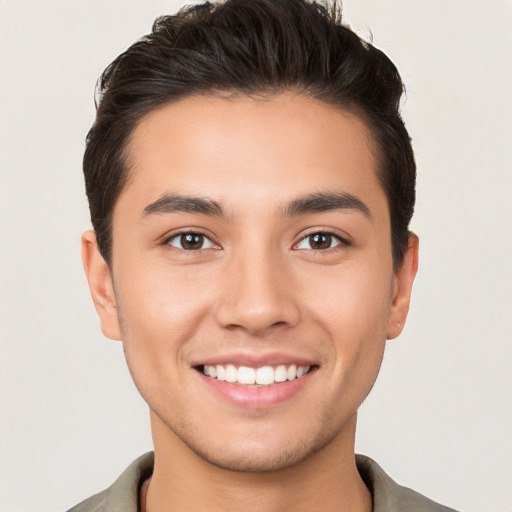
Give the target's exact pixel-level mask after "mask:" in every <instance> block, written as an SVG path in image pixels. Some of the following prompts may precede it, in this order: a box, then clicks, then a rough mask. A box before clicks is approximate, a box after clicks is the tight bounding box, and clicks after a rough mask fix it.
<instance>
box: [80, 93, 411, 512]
mask: <svg viewBox="0 0 512 512" xmlns="http://www.w3.org/2000/svg"><path fill="white" fill-rule="evenodd" d="M374 154H375V153H374V147H373V141H372V136H371V134H370V132H369V131H368V129H367V127H366V126H365V125H364V123H363V122H362V121H361V120H360V119H358V118H357V117H355V116H353V115H351V114H348V113H347V112H344V111H342V110H339V109H334V108H332V107H330V106H328V105H326V104H324V103H322V102H319V101H317V100H313V99H310V98H306V97H303V96H301V95H298V94H292V93H285V94H281V95H278V96H274V97H272V98H270V99H265V100H263V99H250V98H241V97H238V98H233V99H218V98H213V97H198V98H189V99H185V100H181V101H179V102H176V103H173V104H170V105H166V106H165V107H163V108H161V109H159V110H157V111H155V112H153V113H151V114H149V115H148V116H146V117H145V118H144V119H143V120H142V122H141V123H140V124H139V126H138V127H137V129H136V130H135V132H134V134H133V137H132V139H131V141H130V144H129V155H130V159H129V161H130V179H129V180H128V183H127V185H126V186H125V188H124V190H123V191H122V193H121V195H120V197H119V199H118V201H117V203H116V205H115V209H114V215H113V252H112V254H113V257H112V264H111V269H109V267H108V266H107V264H106V263H105V262H104V260H103V259H102V257H101V255H100V254H99V251H98V248H97V244H96V240H95V236H94V233H93V232H90V231H89V232H86V233H85V234H84V235H83V239H82V244H83V251H82V252H83V260H84V266H85V270H86V273H87V276H88V280H89V285H90V289H91V293H92V297H93V300H94V303H95V305H96V308H97V311H98V314H99V317H100V320H101V327H102V330H103V333H104V334H105V335H106V336H107V337H109V338H112V339H118V340H122V341H123V344H124V349H125V353H126V358H127V361H128V365H129V368H130V371H131V373H132V376H133V378H134V381H135V383H136V385H137V387H138V389H139V391H140V393H141V394H142V396H143V397H144V399H145V400H146V401H147V403H148V405H149V407H150V411H151V412H150V414H151V424H152V433H153V441H154V446H155V470H154V474H153V477H152V480H151V483H150V485H149V488H148V492H147V510H149V511H153V512H158V511H160V510H187V511H195V510H198V511H199V510H205V509H206V508H208V510H241V509H243V510H249V511H251V510H255V511H256V510H258V511H261V510H266V511H274V510H276V511H277V510H282V509H283V507H288V508H289V509H292V510H295V511H302V510H309V511H311V510H322V511H330V510H337V511H340V510H347V511H348V510H351V511H369V510H371V496H370V493H369V491H368V490H367V488H366V487H365V485H364V483H363V482H362V480H361V478H360V477H359V474H358V472H357V469H356V466H355V461H354V438H355V428H356V414H357V409H358V407H359V405H360V404H361V402H362V401H363V400H364V398H365V397H366V395H367V394H368V393H369V391H370V389H371V387H372V386H373V384H374V382H375V379H376V377H377V374H378V371H379V367H380V364H381V361H382V356H383V351H384V347H385V343H386V339H391V338H394V337H396V336H398V335H399V334H400V332H401V330H402V328H403V326H404V323H405V320H406V316H407V312H408V308H409V301H410V294H411V287H412V283H413V279H414V276H415V273H416V269H417V251H418V240H417V238H416V236H415V235H411V237H410V242H409V249H408V250H407V252H406V254H405V258H404V263H403V265H402V266H401V267H400V269H399V270H398V271H394V270H393V261H392V256H391V254H392V253H391V233H390V219H389V209H388V204H387V199H386V196H385V194H384V192H383V190H382V187H381V185H380V183H379V180H378V178H377V172H378V171H377V169H376V165H375V158H374ZM312 193H344V194H350V195H351V196H352V197H355V198H357V199H358V200H360V201H361V202H362V203H363V204H364V205H365V206H366V207H367V209H368V212H364V211H362V210H361V209H358V208H341V209H330V210H326V211H319V212H311V211H306V212H302V213H299V214H295V215H286V214H285V211H286V207H287V205H289V204H290V203H292V202H293V201H296V200H297V199H299V198H302V197H304V196H305V195H308V194H312ZM166 194H167V195H180V196H192V197H201V198H207V199H209V200H211V201H215V203H216V204H218V205H219V206H221V207H222V209H223V215H222V216H219V215H211V214H204V213H197V212H183V211H169V212H164V213H162V212H156V213H149V214H148V213H147V212H146V213H145V209H147V208H148V206H149V205H151V204H154V203H155V202H156V201H158V200H159V199H161V198H162V197H163V196H164V195H166ZM182 230H186V231H193V232H195V233H201V234H204V235H206V236H207V237H208V238H207V239H205V240H206V241H205V244H204V245H203V248H202V249H199V250H194V251H190V250H186V249H184V248H182V247H183V246H180V241H181V238H179V237H176V236H175V235H176V233H180V232H181V231H182ZM314 233H332V237H333V238H331V241H332V243H331V245H329V244H327V245H328V248H322V249H317V250H313V249H312V248H311V242H312V239H311V237H310V238H307V237H308V236H310V235H312V234H314ZM172 236H174V238H170V237H172ZM338 237H339V238H338ZM209 240H211V243H210V241H209ZM341 240H344V242H340V241H341ZM276 352H279V354H281V355H283V354H284V355H285V357H289V358H290V360H291V359H293V358H294V357H295V358H303V359H305V360H308V361H312V362H313V363H314V365H315V370H314V372H312V373H311V374H310V375H308V376H307V378H308V380H307V381H306V380H305V381H304V382H305V384H304V385H303V386H302V387H301V388H300V389H299V390H298V391H297V392H296V393H294V394H293V395H292V396H291V397H289V398H287V399H286V400H284V401H282V402H280V403H277V404H275V405H273V406H270V407H243V406H237V405H234V404H233V403H231V402H229V401H226V400H225V399H224V398H223V397H222V396H218V395H217V394H216V393H214V392H212V390H211V388H210V387H209V386H208V385H206V384H205V382H206V379H207V377H204V376H203V375H202V374H201V373H200V372H199V371H198V370H197V368H196V366H195V365H197V364H198V363H200V362H201V361H205V360H208V359H209V358H210V359H211V358H215V357H220V356H224V355H226V354H228V355H229V354H234V353H236V354H240V353H242V354H244V355H248V356H250V357H263V358H265V357H266V356H269V357H270V355H272V354H274V353H276ZM319 497H321V500H320V499H319ZM242 507H243V508H242Z"/></svg>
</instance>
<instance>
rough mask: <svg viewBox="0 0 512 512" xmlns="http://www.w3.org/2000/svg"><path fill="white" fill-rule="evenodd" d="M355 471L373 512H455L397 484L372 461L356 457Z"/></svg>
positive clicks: (360, 456)
mask: <svg viewBox="0 0 512 512" xmlns="http://www.w3.org/2000/svg"><path fill="white" fill-rule="evenodd" d="M356 462H357V469H358V471H359V474H360V475H361V478H362V479H363V480H364V482H365V484H366V485H367V486H368V488H369V489H370V491H371V493H372V496H373V512H410V511H411V510H414V511H415V512H456V511H455V510H454V509H452V508H448V507H445V506H444V505H440V504H439V503H436V502H434V501H432V500H430V499H429V498H426V497H425V496H423V495H422V494H419V493H418V492H416V491H413V490H412V489H409V488H408V487H403V486H401V485H399V484H397V483H396V482H395V481H394V480H393V479H392V478H391V477H390V476H388V475H387V474H386V473H385V471H384V470H383V469H382V468H381V467H380V466H379V465H378V464H377V463H376V462H375V461H374V460H372V459H370V458H369V457H365V456H364V455H357V456H356Z"/></svg>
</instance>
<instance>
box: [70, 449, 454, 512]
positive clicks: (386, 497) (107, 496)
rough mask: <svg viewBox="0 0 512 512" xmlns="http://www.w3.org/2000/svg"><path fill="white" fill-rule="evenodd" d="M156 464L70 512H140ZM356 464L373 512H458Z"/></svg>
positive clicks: (131, 470)
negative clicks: (144, 487) (144, 485)
mask: <svg viewBox="0 0 512 512" xmlns="http://www.w3.org/2000/svg"><path fill="white" fill-rule="evenodd" d="M153 461H154V457H153V452H149V453H146V454H145V455H142V457H139V458H138V459H137V460H135V461H134V462H132V464H130V466H129V467H128V468H127V469H126V471H125V472H124V473H123V474H122V475H121V476H120V477H119V478H118V479H117V480H116V481H115V482H114V484H113V485H112V486H111V487H109V488H108V489H105V490H104V491H102V492H100V493H99V494H96V495H94V496H91V497H90V498H88V499H86V500H85V501H83V502H82V503H80V504H78V505H76V506H75V507H73V508H72V509H70V510H68V512H138V510H139V508H138V507H139V492H140V488H141V486H142V483H143V482H144V481H145V480H146V479H147V478H149V476H150V475H151V473H152V472H153ZM356 463H357V469H358V471H359V474H360V475H361V477H362V479H363V480H364V482H365V484H366V485H367V487H368V488H369V489H370V491H371V493H372V497H373V512H455V511H454V510H453V509H451V508H448V507H444V506H443V505H439V504H438V503H434V502H433V501H431V500H429V499H428V498H425V496H422V495H421V494H418V493H417V492H415V491H413V490H411V489H408V488H407V487H402V486H401V485H398V484H397V483H396V482H395V481H394V480H392V479H391V478H390V477H389V476H388V475H387V474H386V473H385V472H384V470H383V469H382V468H381V467H380V466H379V465H378V464H377V463H376V462H375V461H374V460H372V459H370V458H369V457H365V456H364V455H356Z"/></svg>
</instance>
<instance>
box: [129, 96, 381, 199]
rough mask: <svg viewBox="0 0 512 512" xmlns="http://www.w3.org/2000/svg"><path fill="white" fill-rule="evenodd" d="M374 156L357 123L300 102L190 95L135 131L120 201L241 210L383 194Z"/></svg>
mask: <svg viewBox="0 0 512 512" xmlns="http://www.w3.org/2000/svg"><path fill="white" fill-rule="evenodd" d="M373 148H374V142H373V138H372V136H371V133H370V131H369V130H368V128H367V126H366V125H365V124H364V122H363V121H362V120H361V119H360V118H358V117H357V116H355V115H353V114H351V113H349V112H347V111H344V110H341V109H339V108H335V107H332V106H330V105H327V104H326V103H324V102H321V101H318V100H315V99H311V98H307V97H305V96H302V95H300V94H293V93H284V94H280V95H277V96H273V97H271V98H266V99H259V98H258V99H254V98H248V97H233V98H230V99H220V98H217V97H210V96H207V97H204V96H201V97H191V98H187V99H184V100H181V101H178V102H175V103H171V104H168V105H165V106H164V107H162V108H160V109H158V110H156V111H154V112H151V113H150V114H148V115H147V116H146V117H145V118H143V119H142V121H141V122H140V123H139V124H138V126H137V127H136V129H135V130H134V132H133V134H132V137H131V139H130V142H129V145H128V155H129V158H128V161H129V163H130V164H129V168H128V175H129V179H128V183H127V185H126V187H125V190H124V191H123V192H122V193H121V197H120V200H122V199H123V196H131V199H133V200H136V199H137V200H142V198H144V201H146V202H147V204H149V202H151V201H154V200H155V199H157V198H158V196H160V195H162V194H163V193H169V192H172V193H177V194H195V195H204V196H208V197H214V198H215V199H217V200H219V201H221V202H224V203H226V204H228V205H229V204H232V205H233V206H236V204H237V203H238V204H239V205H242V204H247V202H248V201H262V202H265V203H266V204H268V203H269V202H271V201H272V200H274V201H276V202H283V201H286V200H288V199H289V200H293V199H294V197H296V196H298V195H304V194H306V193H311V192H323V191H325V190H326V189H341V190H342V191H344V192H348V193H352V194H354V195H361V194H370V195H371V194H375V193H377V194H380V195H381V196H382V195H383V191H382V189H381V186H380V182H379V180H378V178H377V175H376V165H375V161H376V160H375V158H374V151H373Z"/></svg>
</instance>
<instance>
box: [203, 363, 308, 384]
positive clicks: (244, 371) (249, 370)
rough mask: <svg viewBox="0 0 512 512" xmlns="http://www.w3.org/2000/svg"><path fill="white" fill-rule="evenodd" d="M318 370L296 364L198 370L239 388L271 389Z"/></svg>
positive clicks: (215, 366) (223, 366)
mask: <svg viewBox="0 0 512 512" xmlns="http://www.w3.org/2000/svg"><path fill="white" fill-rule="evenodd" d="M316 368H317V366H316V365H308V366H300V365H296V364H290V365H284V364H281V365H278V366H270V365H266V366H260V367H256V368H253V367H249V366H236V365H235V364H216V365H207V364H204V365H199V366H197V367H196V369H197V370H198V371H199V372H201V373H203V375H205V376H207V377H209V378H210V379H213V380H216V381H224V382H228V383H232V384H235V385H238V386H244V387H246V386H249V387H271V386H276V385H278V384H283V383H286V382H290V381H296V380H299V379H302V378H303V377H305V376H306V375H308V374H309V373H311V372H312V371H314V370H315V369H316Z"/></svg>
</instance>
